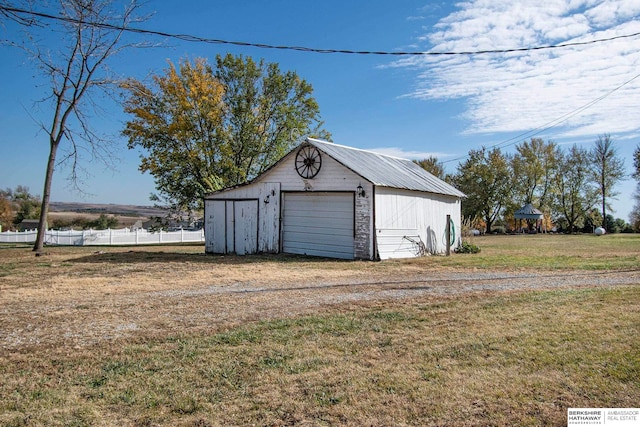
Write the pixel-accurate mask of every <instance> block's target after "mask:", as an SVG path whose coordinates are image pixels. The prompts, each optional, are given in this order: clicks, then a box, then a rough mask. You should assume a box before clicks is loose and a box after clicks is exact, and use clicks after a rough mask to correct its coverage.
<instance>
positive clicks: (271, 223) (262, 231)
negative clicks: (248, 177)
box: [205, 182, 280, 253]
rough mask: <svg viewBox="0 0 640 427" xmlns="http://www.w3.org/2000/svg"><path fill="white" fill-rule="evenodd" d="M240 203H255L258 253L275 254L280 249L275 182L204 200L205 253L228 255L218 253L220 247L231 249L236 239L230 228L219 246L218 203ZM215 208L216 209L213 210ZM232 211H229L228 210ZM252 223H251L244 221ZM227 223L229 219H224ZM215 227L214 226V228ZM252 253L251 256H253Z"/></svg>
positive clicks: (221, 213)
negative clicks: (247, 201)
mask: <svg viewBox="0 0 640 427" xmlns="http://www.w3.org/2000/svg"><path fill="white" fill-rule="evenodd" d="M225 200H226V201H241V200H254V201H256V206H257V210H256V218H255V221H257V223H256V225H257V227H258V232H257V239H258V240H257V250H256V251H257V252H278V249H279V234H280V227H279V225H280V184H279V183H274V182H263V183H254V184H250V185H245V186H240V187H237V188H233V189H230V190H227V191H223V192H220V193H216V194H214V195H213V196H211V197H209V198H208V199H207V200H205V213H206V219H207V220H206V221H205V222H206V226H205V236H206V238H205V240H206V251H207V252H212V253H226V252H227V251H221V250H220V245H221V244H222V245H224V246H225V247H227V248H229V247H234V246H235V240H234V239H235V238H234V237H233V234H231V233H230V231H229V230H233V228H230V227H228V224H227V227H226V230H227V235H226V236H225V238H226V243H221V241H220V239H221V237H220V233H221V232H222V231H221V229H220V227H221V225H220V224H221V221H224V219H223V213H224V212H219V210H220V209H221V208H220V207H219V203H221V202H223V201H225ZM216 206H218V207H216ZM228 209H231V208H228ZM225 215H226V217H227V218H229V217H231V218H236V216H235V215H234V214H233V212H229V211H227V212H226V213H225ZM247 220H251V221H253V219H247ZM227 221H228V219H227ZM214 223H215V224H214ZM256 251H254V252H256Z"/></svg>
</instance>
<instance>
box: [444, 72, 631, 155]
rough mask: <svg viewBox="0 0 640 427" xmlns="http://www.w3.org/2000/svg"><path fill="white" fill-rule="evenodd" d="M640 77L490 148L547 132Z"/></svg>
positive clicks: (508, 144) (505, 145)
mask: <svg viewBox="0 0 640 427" xmlns="http://www.w3.org/2000/svg"><path fill="white" fill-rule="evenodd" d="M639 77H640V74H636V75H635V76H633V77H632V78H630V79H629V80H627V81H626V82H624V83H622V84H621V85H618V86H617V87H615V88H613V89H611V90H610V91H609V92H607V93H605V94H604V95H601V96H599V97H598V98H596V99H594V100H591V101H589V102H587V103H586V104H584V105H582V106H581V107H578V108H576V109H575V110H573V111H571V112H569V113H566V114H564V115H562V116H560V117H559V118H557V119H553V120H551V121H549V122H547V123H545V124H543V125H541V126H538V127H537V128H534V129H532V130H529V131H526V132H523V133H521V134H519V135H516V136H514V137H511V138H509V139H506V140H504V141H502V142H498V143H496V144H493V145H490V146H489V147H488V148H504V147H509V146H511V145H514V144H516V143H518V142H519V141H520V140H521V138H522V137H524V138H527V137H534V136H536V135H538V134H540V133H542V132H545V131H547V130H549V129H553V128H554V127H556V126H558V125H560V123H564V122H566V121H567V120H569V119H570V118H572V117H574V116H577V115H578V114H580V113H582V112H583V111H584V110H586V109H588V108H590V107H592V106H593V105H595V104H597V103H598V102H600V101H602V100H603V99H605V98H607V97H608V96H609V95H611V94H613V93H614V92H616V91H618V90H620V89H622V88H623V87H624V86H626V85H628V84H629V83H631V82H633V81H634V80H636V79H637V78H639ZM467 157H469V155H468V154H466V155H464V156H460V157H456V158H455V159H449V160H446V161H443V162H442V163H451V162H455V161H458V160H463V159H466V158H467Z"/></svg>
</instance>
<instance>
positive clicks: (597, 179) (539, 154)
mask: <svg viewBox="0 0 640 427" xmlns="http://www.w3.org/2000/svg"><path fill="white" fill-rule="evenodd" d="M515 148H516V149H515V152H514V153H513V154H507V153H503V152H502V151H501V150H500V149H499V148H490V149H489V148H486V147H482V148H481V149H478V150H471V151H470V152H469V154H468V157H467V159H466V160H465V161H463V162H462V163H460V164H459V165H458V167H457V170H456V172H455V173H453V174H446V173H445V169H444V166H443V164H442V162H439V161H438V159H437V158H435V157H430V158H427V159H424V160H421V161H416V163H417V164H419V165H420V166H422V167H423V168H424V169H425V170H427V171H429V172H431V173H432V174H434V175H436V176H438V177H439V178H442V179H444V180H445V181H447V182H449V183H451V184H453V185H455V186H456V187H457V188H458V189H460V190H461V191H463V192H464V193H466V194H467V196H468V197H467V198H466V199H464V200H463V202H462V214H463V216H464V218H465V220H466V221H468V222H469V223H471V224H473V226H474V227H476V228H478V229H480V230H484V231H486V232H487V233H491V232H494V231H497V230H499V231H504V230H507V229H513V228H515V227H517V226H518V224H517V222H516V221H515V220H514V214H515V212H516V211H517V210H518V209H520V208H521V207H522V206H524V205H526V204H528V203H531V204H532V205H533V206H534V207H536V208H538V209H539V210H540V211H542V212H543V213H544V220H543V221H544V222H545V225H546V228H547V229H551V228H552V227H555V228H556V229H557V230H558V231H562V232H579V231H582V232H592V231H593V229H594V228H595V227H599V226H602V227H604V228H605V229H606V230H607V232H609V233H617V232H632V231H640V213H639V212H640V184H639V186H638V191H637V193H636V195H635V198H636V206H635V208H634V211H633V213H632V214H631V217H630V220H631V224H628V223H627V222H626V221H625V220H623V219H619V218H618V219H615V218H614V217H613V216H612V215H611V214H610V213H609V212H611V211H612V209H611V200H613V199H615V198H616V196H617V195H618V193H617V192H616V191H615V186H616V185H617V184H618V183H619V182H620V181H621V180H623V179H625V173H624V161H623V159H622V158H620V156H619V155H618V154H617V151H616V149H615V146H614V144H613V140H612V138H611V137H610V135H602V136H599V137H598V139H597V140H596V141H595V142H594V144H593V146H592V148H591V149H590V150H588V149H585V148H582V147H580V146H578V145H573V146H571V147H568V148H566V149H562V148H561V147H560V146H559V145H558V144H556V143H555V142H553V141H548V142H545V141H544V140H542V139H540V138H532V139H531V140H530V141H524V142H522V143H521V144H519V145H517V146H516V147H515ZM634 162H635V163H634V165H635V171H636V172H635V173H634V177H635V178H636V179H638V180H639V181H640V146H638V148H636V151H635V157H634Z"/></svg>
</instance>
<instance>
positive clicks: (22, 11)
mask: <svg viewBox="0 0 640 427" xmlns="http://www.w3.org/2000/svg"><path fill="white" fill-rule="evenodd" d="M0 10H2V11H3V12H5V13H6V12H8V13H11V14H14V15H29V16H35V17H38V18H45V19H51V20H56V21H63V22H67V23H72V24H80V23H82V24H84V25H89V26H93V27H98V28H104V29H108V30H117V31H126V32H129V33H137V34H145V35H152V36H161V37H167V38H172V39H177V40H182V41H186V42H195V43H209V44H228V45H234V46H244V47H255V48H259V49H278V50H293V51H298V52H308V53H341V54H350V55H390V56H455V55H483V54H491V53H512V52H530V51H535V50H548V49H561V48H566V47H572V46H583V45H589V44H594V43H603V42H608V41H612V40H618V39H624V38H631V37H637V36H640V32H636V33H633V34H623V35H619V36H614V37H607V38H602V39H595V40H589V41H582V42H568V43H560V44H553V45H545V46H533V47H522V48H512V49H485V50H473V51H472V50H470V51H452V52H420V51H369V50H348V49H322V48H313V47H305V46H288V45H271V44H265V43H253V42H244V41H233V40H224V39H215V38H208V37H200V36H194V35H190V34H172V33H168V32H164V31H155V30H147V29H143V28H135V27H125V26H120V25H115V24H108V23H104V22H85V21H80V20H78V19H75V18H71V17H65V16H57V15H51V14H48V13H44V12H36V11H31V10H25V9H20V8H15V7H8V6H1V5H0Z"/></svg>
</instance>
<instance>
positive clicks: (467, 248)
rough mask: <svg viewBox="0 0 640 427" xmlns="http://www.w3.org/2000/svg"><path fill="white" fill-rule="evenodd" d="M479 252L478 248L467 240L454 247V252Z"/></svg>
mask: <svg viewBox="0 0 640 427" xmlns="http://www.w3.org/2000/svg"><path fill="white" fill-rule="evenodd" d="M479 252H480V248H479V247H478V246H477V245H474V244H473V243H469V242H462V245H461V246H460V247H459V248H458V249H456V253H458V254H477V253H479Z"/></svg>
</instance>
